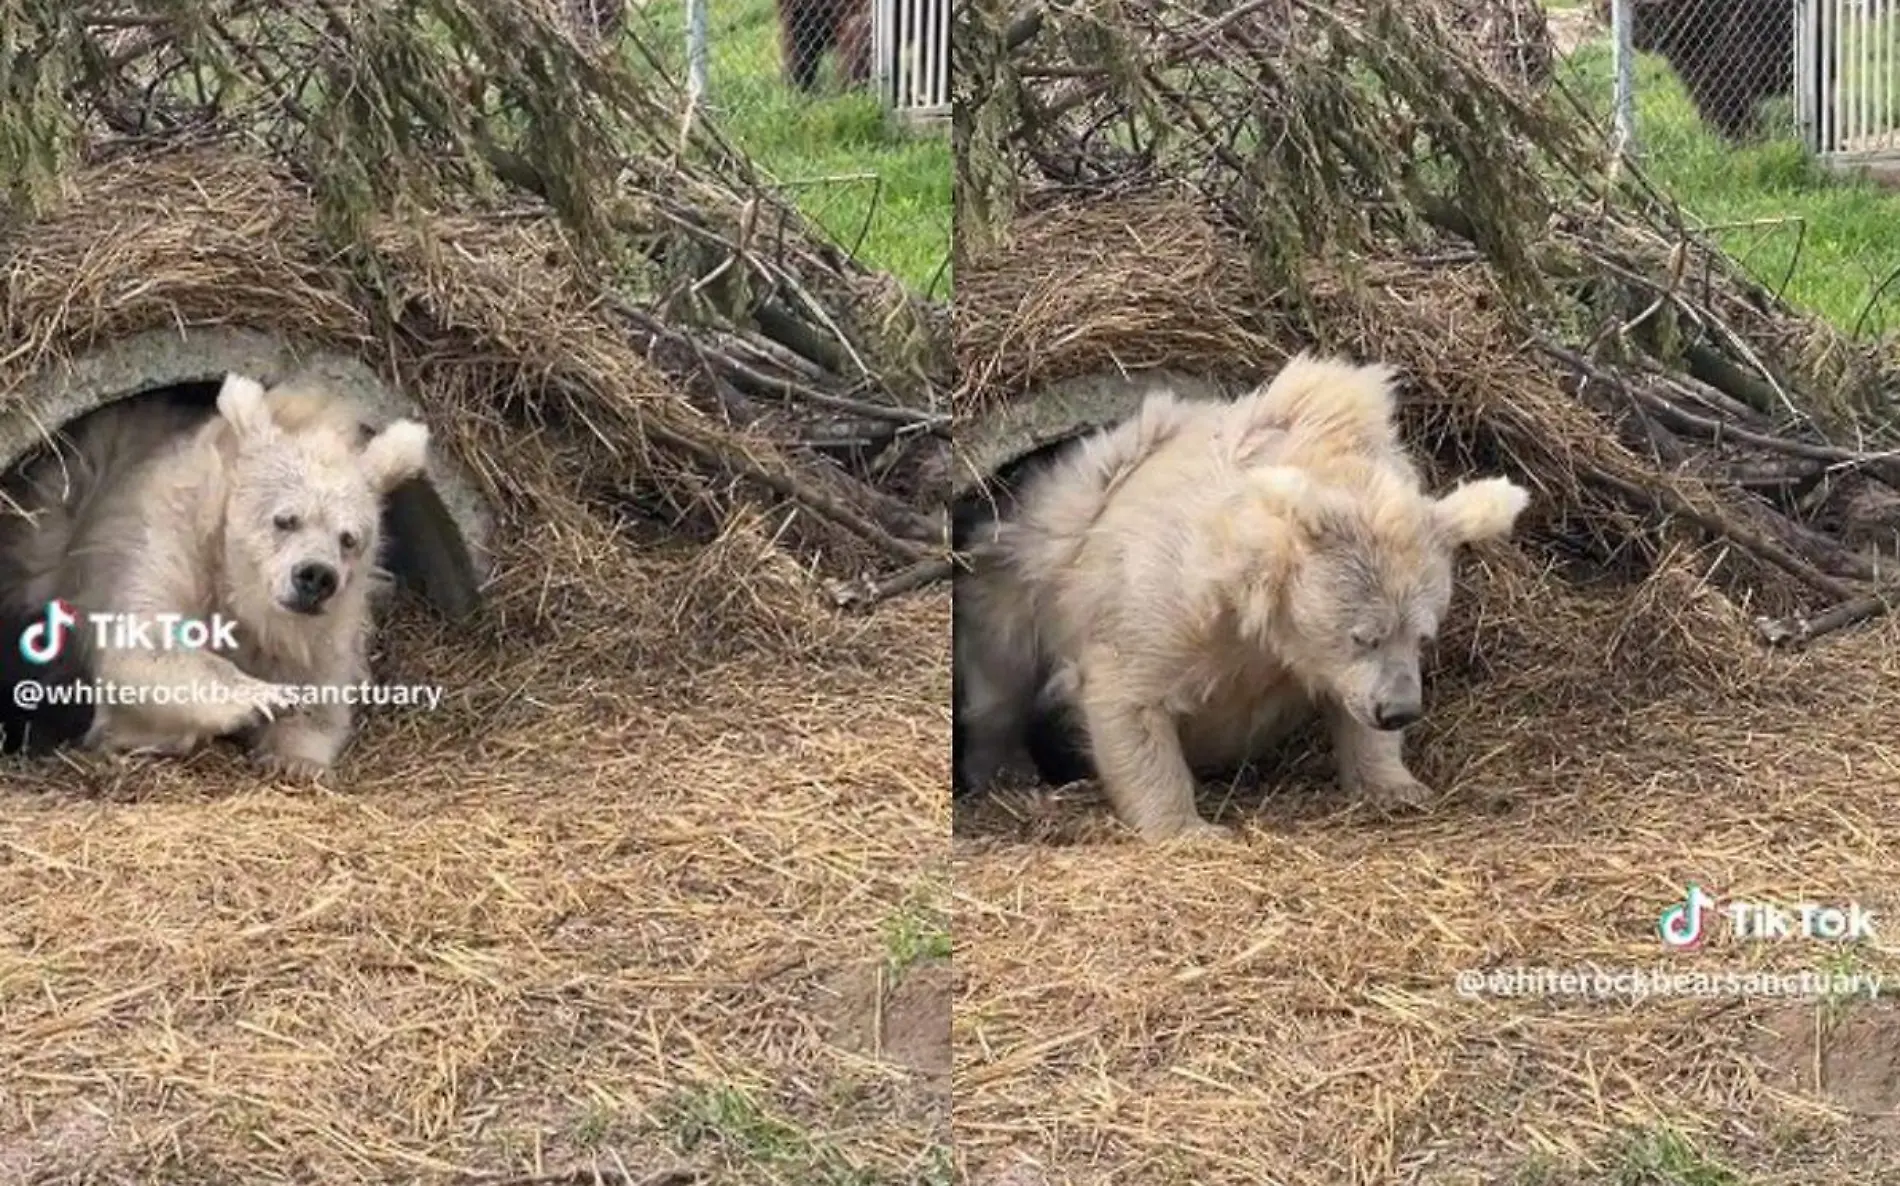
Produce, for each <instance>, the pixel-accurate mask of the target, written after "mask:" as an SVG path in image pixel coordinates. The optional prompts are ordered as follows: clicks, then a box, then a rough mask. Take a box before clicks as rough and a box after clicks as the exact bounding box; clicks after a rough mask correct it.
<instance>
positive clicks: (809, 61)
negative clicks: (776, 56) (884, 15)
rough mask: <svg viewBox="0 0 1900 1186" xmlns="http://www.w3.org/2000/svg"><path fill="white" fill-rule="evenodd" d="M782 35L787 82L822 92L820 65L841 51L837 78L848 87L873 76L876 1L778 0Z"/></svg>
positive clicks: (779, 32)
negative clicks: (873, 4) (833, 52)
mask: <svg viewBox="0 0 1900 1186" xmlns="http://www.w3.org/2000/svg"><path fill="white" fill-rule="evenodd" d="M778 35H779V47H780V52H781V53H782V54H783V56H784V66H785V83H786V85H787V86H792V87H796V88H797V89H799V90H801V91H805V92H806V93H810V92H812V91H815V90H817V89H818V66H819V63H820V62H822V61H824V58H825V54H826V52H828V51H830V50H836V51H837V52H838V75H839V77H840V78H842V79H843V80H844V82H845V85H846V86H853V87H855V86H862V85H863V84H864V83H866V82H868V81H869V80H870V77H871V0H778Z"/></svg>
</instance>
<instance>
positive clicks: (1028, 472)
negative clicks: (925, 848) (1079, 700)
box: [950, 428, 1100, 798]
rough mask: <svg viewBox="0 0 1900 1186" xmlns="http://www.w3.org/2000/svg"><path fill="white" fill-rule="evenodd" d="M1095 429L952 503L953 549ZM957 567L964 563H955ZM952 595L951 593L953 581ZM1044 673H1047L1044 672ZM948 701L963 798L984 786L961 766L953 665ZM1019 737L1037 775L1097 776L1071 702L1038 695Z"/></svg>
mask: <svg viewBox="0 0 1900 1186" xmlns="http://www.w3.org/2000/svg"><path fill="white" fill-rule="evenodd" d="M1098 431H1100V430H1099V429H1096V428H1082V429H1078V430H1076V431H1075V432H1073V433H1070V434H1068V435H1066V436H1063V437H1061V438H1059V439H1057V440H1052V441H1045V442H1044V443H1043V444H1041V445H1039V446H1037V447H1036V448H1034V449H1032V450H1030V451H1029V452H1028V453H1025V454H1023V455H1022V456H1020V457H1017V458H1015V459H1014V460H1012V461H1009V462H1007V463H1005V464H1004V465H1003V466H1001V467H1000V468H999V469H998V470H997V471H996V472H995V473H994V474H993V475H991V477H990V480H989V482H987V483H986V484H985V485H984V486H982V487H980V488H979V489H977V490H975V491H972V492H971V493H968V494H965V495H964V496H963V497H962V498H960V499H958V500H956V501H955V502H954V503H952V504H951V507H950V546H951V550H952V551H954V552H956V553H958V554H959V555H961V554H963V553H964V552H966V551H967V550H968V549H969V548H970V547H971V545H972V544H973V543H974V542H975V541H976V540H977V538H978V537H979V536H981V535H984V534H986V533H987V532H988V530H989V528H990V527H991V526H992V525H993V524H995V523H996V522H998V521H999V520H1003V519H1007V518H1009V517H1010V516H1011V515H1012V514H1014V513H1015V511H1016V505H1017V502H1016V500H1017V498H1018V497H1019V495H1020V494H1021V492H1022V489H1023V487H1024V485H1025V484H1026V483H1027V482H1028V481H1029V480H1030V479H1031V478H1032V477H1034V476H1035V475H1036V474H1038V473H1041V472H1042V471H1044V470H1046V469H1048V468H1049V467H1050V466H1051V465H1053V464H1055V463H1056V462H1057V461H1058V460H1060V459H1061V458H1062V457H1064V456H1066V455H1067V454H1068V452H1069V451H1070V450H1072V449H1074V448H1076V447H1077V446H1079V445H1080V444H1081V442H1082V441H1083V440H1084V439H1085V438H1086V437H1088V436H1089V435H1090V434H1091V433H1094V432H1098ZM961 570H962V566H961V565H959V571H961ZM951 596H953V597H954V596H955V591H954V585H953V588H952V593H951ZM1044 674H1045V676H1046V674H1047V673H1046V672H1045V673H1044ZM950 701H951V709H950V770H951V788H952V789H951V794H952V795H953V796H954V797H956V798H963V797H964V796H966V795H970V794H973V793H975V792H977V791H980V790H982V788H981V787H978V786H976V785H974V784H973V783H972V782H971V780H970V778H969V776H968V775H967V773H966V771H965V768H964V763H963V752H964V741H963V694H962V680H961V678H960V675H959V673H958V672H957V670H956V666H955V665H954V664H952V666H951V669H950ZM1020 736H1021V739H1022V741H1023V743H1024V744H1025V746H1026V747H1027V749H1028V751H1029V758H1030V761H1032V762H1033V763H1035V767H1036V775H1037V777H1038V778H1040V779H1041V780H1042V781H1043V782H1044V783H1046V784H1048V785H1049V786H1054V787H1060V786H1067V785H1068V784H1070V783H1072V782H1080V781H1081V780H1083V779H1087V778H1093V777H1095V763H1094V760H1093V759H1092V758H1090V756H1089V752H1088V737H1087V734H1086V733H1085V732H1084V730H1083V729H1082V723H1081V721H1080V720H1078V719H1077V718H1076V714H1075V713H1074V711H1073V709H1072V708H1071V707H1070V706H1068V705H1066V704H1062V703H1052V702H1050V701H1048V700H1047V699H1046V698H1038V702H1037V704H1036V707H1035V709H1034V710H1033V711H1032V713H1031V715H1030V717H1029V719H1028V720H1025V721H1023V722H1022V733H1021V735H1020Z"/></svg>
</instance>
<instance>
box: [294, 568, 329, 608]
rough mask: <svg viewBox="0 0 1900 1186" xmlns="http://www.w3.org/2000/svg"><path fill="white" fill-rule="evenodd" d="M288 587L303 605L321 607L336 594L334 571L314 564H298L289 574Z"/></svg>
mask: <svg viewBox="0 0 1900 1186" xmlns="http://www.w3.org/2000/svg"><path fill="white" fill-rule="evenodd" d="M290 587H291V588H292V589H294V590H295V591H296V593H297V600H298V601H300V602H303V603H304V604H305V605H321V604H322V603H323V602H325V601H327V600H329V597H330V595H331V594H332V593H335V592H336V569H334V568H331V567H330V566H329V565H327V564H318V563H315V562H311V563H307V564H299V565H298V566H297V567H296V569H295V570H294V571H293V572H292V573H291V574H290Z"/></svg>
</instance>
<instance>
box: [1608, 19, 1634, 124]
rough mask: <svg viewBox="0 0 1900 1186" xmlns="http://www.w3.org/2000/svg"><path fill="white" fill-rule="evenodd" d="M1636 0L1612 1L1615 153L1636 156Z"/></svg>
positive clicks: (1611, 59)
mask: <svg viewBox="0 0 1900 1186" xmlns="http://www.w3.org/2000/svg"><path fill="white" fill-rule="evenodd" d="M1634 3H1635V0H1610V45H1611V48H1610V61H1611V63H1612V64H1613V65H1614V67H1615V70H1616V83H1615V90H1614V94H1613V98H1612V105H1613V110H1614V112H1615V121H1616V155H1617V156H1618V157H1625V156H1629V157H1633V156H1635V155H1636V153H1637V151H1638V145H1637V143H1636V50H1635V45H1634V42H1635V39H1636V37H1635V23H1636V14H1635V12H1634Z"/></svg>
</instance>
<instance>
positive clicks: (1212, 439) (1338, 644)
mask: <svg viewBox="0 0 1900 1186" xmlns="http://www.w3.org/2000/svg"><path fill="white" fill-rule="evenodd" d="M1395 381H1396V373H1395V372H1394V371H1392V370H1391V369H1390V368H1389V367H1385V366H1382V365H1370V366H1356V365H1354V364H1352V363H1350V362H1347V361H1344V360H1340V359H1328V358H1322V357H1318V356H1315V355H1312V354H1306V353H1303V354H1299V355H1296V356H1295V357H1294V358H1292V359H1291V360H1290V361H1289V362H1288V363H1287V364H1286V366H1285V367H1284V368H1283V369H1282V370H1281V372H1280V373H1279V374H1278V375H1277V376H1275V377H1274V379H1273V380H1272V381H1271V382H1270V383H1268V384H1266V385H1265V386H1263V387H1261V388H1258V389H1256V390H1254V391H1252V392H1250V393H1249V394H1247V395H1244V396H1242V397H1241V398H1239V399H1237V400H1233V401H1231V402H1229V401H1218V400H1184V399H1179V398H1177V397H1175V396H1174V395H1172V394H1170V393H1161V394H1158V395H1153V396H1150V397H1149V398H1148V399H1147V400H1146V401H1145V402H1144V404H1143V405H1142V408H1141V409H1140V411H1139V412H1138V413H1137V414H1136V415H1135V416H1134V417H1131V418H1130V419H1129V420H1127V421H1124V422H1123V423H1122V424H1119V425H1117V426H1114V427H1113V428H1110V429H1107V430H1104V431H1103V432H1101V433H1100V434H1098V435H1097V436H1096V437H1094V438H1092V439H1090V440H1087V441H1084V442H1083V443H1082V444H1080V445H1079V446H1077V447H1074V448H1072V449H1070V450H1068V451H1067V452H1066V454H1064V455H1063V456H1061V457H1058V458H1056V459H1054V460H1051V461H1049V462H1047V463H1046V464H1044V465H1043V466H1041V467H1040V469H1039V472H1036V473H1034V474H1033V475H1032V476H1030V477H1029V478H1027V479H1026V480H1025V481H1024V482H1023V483H1022V487H1021V490H1020V492H1019V493H1018V494H1017V495H1016V497H1015V498H1014V499H1013V500H1012V502H1011V505H1010V506H1009V507H1008V508H1007V509H1006V512H1005V513H1003V514H1002V515H1000V516H999V517H998V519H997V521H996V523H995V524H994V526H993V528H991V529H990V530H988V531H987V532H986V533H983V535H982V537H981V538H979V539H978V540H977V541H976V543H975V546H974V547H973V548H972V550H971V554H970V556H969V558H968V562H969V565H970V572H969V575H968V576H967V577H966V578H965V579H964V581H963V584H962V586H961V587H960V588H958V589H956V590H955V592H954V593H953V597H956V598H958V600H959V601H961V600H962V599H963V598H969V599H970V600H969V603H968V604H967V605H959V606H958V607H957V610H958V616H957V619H956V624H955V625H956V630H957V631H958V634H959V639H958V641H957V644H956V660H957V661H958V662H960V663H962V664H963V665H964V666H965V668H966V670H965V671H963V672H961V673H959V678H960V679H961V680H962V681H963V682H964V683H965V685H966V687H967V688H968V689H969V691H968V692H967V693H966V696H965V699H964V703H963V704H962V705H961V706H960V707H963V708H965V709H966V710H967V717H966V720H965V721H964V722H963V727H964V729H965V731H966V734H967V738H966V740H965V746H966V748H967V751H968V755H967V756H968V759H969V767H970V768H969V770H968V771H967V773H966V775H965V777H966V779H968V780H970V781H972V782H975V781H979V780H982V779H984V778H986V777H989V776H991V774H992V772H993V771H994V770H995V769H996V767H997V766H998V764H999V761H1000V760H1001V759H1002V758H1003V757H1004V756H1005V755H1007V754H1008V753H1009V752H1010V751H1011V749H1012V747H1014V746H1015V744H1016V742H1017V741H1019V740H1020V739H1021V738H1022V736H1023V734H1024V732H1025V731H1028V730H1030V729H1032V728H1047V727H1050V721H1051V720H1052V715H1051V714H1052V707H1051V706H1052V705H1055V706H1059V707H1058V709H1057V710H1055V712H1054V718H1053V719H1060V717H1061V715H1062V714H1064V713H1066V714H1071V715H1072V717H1073V719H1074V720H1075V721H1076V722H1078V723H1079V727H1080V734H1081V736H1082V738H1083V739H1084V742H1085V745H1086V751H1087V758H1088V762H1089V765H1090V767H1091V768H1092V769H1093V771H1094V772H1095V774H1096V776H1097V777H1098V778H1099V780H1100V782H1101V784H1102V788H1103V791H1104V792H1105V794H1106V795H1107V797H1108V799H1109V801H1110V803H1111V804H1112V805H1113V807H1114V809H1115V811H1116V814H1117V815H1118V816H1119V817H1120V818H1121V819H1122V820H1123V822H1125V823H1126V824H1127V825H1129V826H1130V827H1131V828H1133V829H1134V830H1135V831H1136V832H1137V833H1138V834H1139V835H1140V836H1141V837H1142V838H1143V839H1146V840H1150V841H1158V840H1167V839H1171V838H1178V837H1185V836H1195V835H1215V834H1218V835H1227V834H1229V833H1228V830H1227V829H1225V828H1221V827H1218V826H1216V825H1214V824H1213V823H1211V822H1209V821H1207V820H1205V819H1203V818H1202V817H1201V816H1200V814H1199V813H1198V811H1197V810H1196V807H1195V803H1194V793H1195V790H1196V773H1197V772H1203V771H1204V772H1213V771H1224V770H1232V769H1236V768H1238V767H1240V766H1242V765H1245V764H1246V763H1247V762H1248V761H1250V760H1252V759H1254V758H1257V757H1259V756H1261V755H1262V753H1263V751H1264V749H1265V748H1266V746H1267V745H1269V744H1271V743H1272V742H1273V741H1274V740H1276V739H1277V738H1278V737H1279V736H1281V735H1283V734H1284V733H1285V732H1286V731H1287V730H1288V729H1290V728H1292V727H1293V726H1295V725H1296V724H1298V723H1300V722H1301V721H1302V720H1304V719H1306V718H1307V717H1308V716H1310V715H1311V714H1312V713H1314V712H1318V713H1319V714H1321V715H1322V716H1323V718H1324V719H1325V721H1326V722H1327V724H1328V726H1329V731H1330V734H1331V740H1332V744H1333V749H1334V751H1335V758H1336V765H1337V767H1338V777H1339V780H1340V782H1341V783H1342V785H1343V786H1344V788H1345V789H1346V790H1347V791H1348V793H1353V794H1356V795H1358V796H1361V797H1362V798H1364V799H1365V800H1367V801H1368V802H1369V803H1371V804H1372V805H1374V806H1376V807H1378V808H1379V809H1381V810H1387V811H1391V810H1401V809H1408V808H1418V807H1423V806H1425V805H1426V804H1427V803H1428V802H1429V801H1430V797H1431V792H1430V790H1429V789H1428V788H1427V787H1426V786H1425V785H1424V784H1422V783H1421V782H1420V781H1419V780H1418V779H1417V778H1415V777H1414V776H1413V775H1412V773H1411V772H1410V770H1409V769H1407V767H1406V765H1405V762H1404V759H1403V752H1402V745H1403V737H1404V730H1405V729H1406V728H1407V727H1408V726H1410V725H1411V724H1413V723H1414V722H1416V721H1417V720H1418V719H1419V718H1420V716H1421V715H1422V713H1423V711H1424V703H1423V691H1422V680H1421V676H1420V658H1421V652H1422V648H1423V646H1424V645H1425V644H1426V643H1427V642H1428V641H1429V640H1430V639H1431V638H1432V637H1433V635H1434V634H1435V632H1436V631H1437V629H1438V626H1439V624H1440V622H1441V621H1442V619H1443V617H1444V615H1445V613H1446V611H1447V610H1448V608H1449V605H1450V601H1451V594H1452V564H1453V559H1454V557H1455V554H1456V553H1457V552H1458V550H1459V549H1460V548H1462V547H1463V546H1464V545H1467V544H1470V543H1475V542H1477V541H1479V540H1485V539H1491V538H1497V537H1501V536H1504V535H1506V534H1508V533H1509V532H1510V530H1511V529H1512V527H1513V525H1514V524H1515V522H1516V520H1517V518H1518V516H1519V515H1520V514H1521V513H1522V512H1523V510H1524V509H1525V508H1526V506H1528V504H1529V500H1530V495H1529V492H1528V491H1527V490H1525V489H1524V488H1523V487H1521V486H1518V485H1517V484H1516V483H1514V482H1512V481H1510V480H1508V479H1506V478H1502V477H1493V478H1484V479H1479V480H1473V481H1467V482H1465V483H1463V484H1461V485H1459V486H1457V487H1456V488H1454V489H1452V490H1451V491H1449V492H1447V493H1445V494H1443V495H1440V496H1437V497H1433V496H1431V495H1429V494H1427V493H1426V491H1425V489H1424V486H1423V482H1422V478H1421V475H1420V472H1419V470H1418V467H1417V466H1416V465H1415V464H1414V462H1413V461H1412V460H1411V459H1410V458H1409V457H1408V455H1407V454H1406V452H1405V449H1404V447H1403V445H1402V443H1401V441H1400V438H1399V434H1398V428H1397V425H1396V419H1395V397H1394V394H1393V385H1394V383H1395ZM965 630H970V631H972V632H974V633H973V637H972V638H971V639H970V640H969V641H968V642H965V641H963V640H962V639H961V637H960V636H961V634H962V633H963V632H964V631H965Z"/></svg>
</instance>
